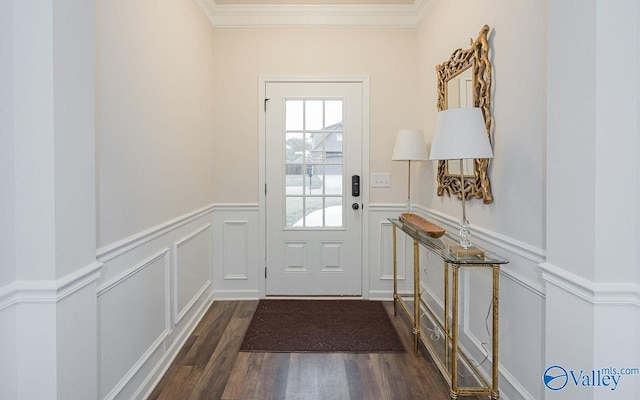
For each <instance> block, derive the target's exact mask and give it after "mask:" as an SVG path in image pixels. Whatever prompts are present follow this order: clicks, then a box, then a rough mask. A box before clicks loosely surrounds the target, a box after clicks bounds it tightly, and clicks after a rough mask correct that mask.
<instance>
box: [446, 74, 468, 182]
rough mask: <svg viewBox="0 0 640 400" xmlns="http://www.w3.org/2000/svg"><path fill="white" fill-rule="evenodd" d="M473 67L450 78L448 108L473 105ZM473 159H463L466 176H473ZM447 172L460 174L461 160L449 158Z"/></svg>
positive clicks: (447, 96)
mask: <svg viewBox="0 0 640 400" xmlns="http://www.w3.org/2000/svg"><path fill="white" fill-rule="evenodd" d="M472 72H473V68H471V66H469V67H468V68H467V69H465V70H464V71H462V72H461V73H460V74H459V75H457V76H455V77H453V78H451V79H449V81H447V86H446V88H445V91H446V98H447V109H448V110H449V109H452V108H467V107H473V101H474V97H473V75H472ZM473 164H474V162H473V160H469V159H466V160H462V165H463V168H464V176H465V177H469V178H473V176H474V175H473V168H474V165H473ZM446 168H447V170H446V172H445V173H446V174H447V175H454V176H456V177H459V176H460V161H458V160H455V161H454V160H450V161H449V160H447V166H446Z"/></svg>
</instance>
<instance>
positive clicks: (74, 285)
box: [0, 262, 103, 311]
mask: <svg viewBox="0 0 640 400" xmlns="http://www.w3.org/2000/svg"><path fill="white" fill-rule="evenodd" d="M102 266H103V264H102V263H101V262H94V263H91V264H89V265H87V266H85V267H83V268H80V269H79V270H77V271H75V272H72V273H70V274H68V275H66V276H64V277H62V278H60V279H58V280H37V281H36V280H31V281H15V282H12V283H10V284H9V285H6V286H3V287H1V288H0V311H2V310H3V309H5V308H7V307H10V306H13V305H16V304H20V303H57V302H58V301H60V300H62V299H64V298H65V297H67V296H70V295H72V294H74V293H75V292H77V291H79V290H81V289H82V288H84V287H85V286H87V285H90V284H92V283H93V282H95V281H97V280H98V279H100V276H101V270H102Z"/></svg>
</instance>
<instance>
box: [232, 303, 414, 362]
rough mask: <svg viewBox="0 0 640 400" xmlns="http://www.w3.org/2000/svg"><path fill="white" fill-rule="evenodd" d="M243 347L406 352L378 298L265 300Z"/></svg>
mask: <svg viewBox="0 0 640 400" xmlns="http://www.w3.org/2000/svg"><path fill="white" fill-rule="evenodd" d="M240 351H255V352H286V353H297V352H349V353H404V351H405V350H404V347H403V346H402V343H401V342H400V338H399V337H398V333H397V332H396V330H395V328H394V326H393V324H392V323H391V321H390V320H389V316H388V315H387V312H386V311H385V309H384V306H383V304H382V303H381V302H379V301H366V300H260V302H259V303H258V308H257V309H256V312H255V314H254V315H253V319H252V320H251V323H250V324H249V328H248V329H247V332H246V334H245V337H244V340H243V342H242V345H241V346H240Z"/></svg>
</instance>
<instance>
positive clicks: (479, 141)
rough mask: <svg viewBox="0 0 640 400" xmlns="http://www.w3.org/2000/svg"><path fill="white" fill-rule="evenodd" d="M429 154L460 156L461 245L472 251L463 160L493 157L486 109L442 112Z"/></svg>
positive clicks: (434, 157)
mask: <svg viewBox="0 0 640 400" xmlns="http://www.w3.org/2000/svg"><path fill="white" fill-rule="evenodd" d="M429 158H430V159H431V160H460V194H461V196H462V222H461V224H460V246H462V249H463V252H470V249H471V241H470V240H469V236H470V235H471V234H470V232H469V221H468V220H467V210H466V206H465V200H466V199H465V195H466V191H465V185H464V169H463V162H462V160H465V159H475V158H493V151H492V150H491V143H489V136H488V135H487V128H486V126H485V123H484V117H483V115H482V110H481V109H480V108H477V107H471V108H454V109H451V110H444V111H441V112H439V113H438V118H437V120H436V130H435V134H434V137H433V143H432V144H431V154H430V156H429Z"/></svg>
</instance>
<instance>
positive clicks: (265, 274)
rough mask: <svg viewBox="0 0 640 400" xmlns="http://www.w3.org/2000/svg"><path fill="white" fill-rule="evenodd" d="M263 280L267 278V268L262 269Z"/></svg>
mask: <svg viewBox="0 0 640 400" xmlns="http://www.w3.org/2000/svg"><path fill="white" fill-rule="evenodd" d="M264 278H265V279H266V278H267V267H264Z"/></svg>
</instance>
